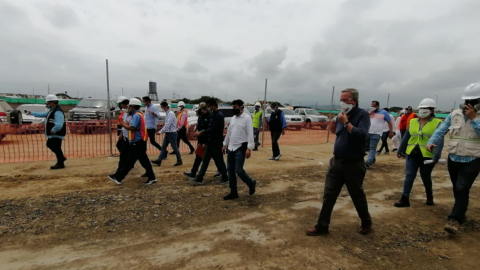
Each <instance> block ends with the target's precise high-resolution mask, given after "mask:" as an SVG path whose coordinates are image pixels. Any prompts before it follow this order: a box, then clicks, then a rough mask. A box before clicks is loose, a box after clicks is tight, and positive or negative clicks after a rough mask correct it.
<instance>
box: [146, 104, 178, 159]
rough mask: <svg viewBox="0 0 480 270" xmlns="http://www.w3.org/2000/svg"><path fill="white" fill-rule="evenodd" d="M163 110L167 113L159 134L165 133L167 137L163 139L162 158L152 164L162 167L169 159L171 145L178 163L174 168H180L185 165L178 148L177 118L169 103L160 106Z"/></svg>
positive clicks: (159, 157)
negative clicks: (164, 161)
mask: <svg viewBox="0 0 480 270" xmlns="http://www.w3.org/2000/svg"><path fill="white" fill-rule="evenodd" d="M160 106H161V107H162V110H164V111H165V113H166V116H165V125H164V126H163V128H162V129H161V130H160V131H159V132H157V134H162V133H165V137H164V138H163V144H162V151H161V152H160V156H158V159H156V160H152V163H153V164H155V165H158V166H161V165H162V160H164V159H165V158H167V147H168V144H170V145H171V146H172V148H173V153H175V155H176V156H177V163H175V164H174V165H173V166H180V165H183V161H182V155H180V151H179V150H178V146H177V117H175V113H174V112H172V110H170V105H168V103H167V102H162V103H161V104H160Z"/></svg>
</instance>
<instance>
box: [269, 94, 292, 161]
mask: <svg viewBox="0 0 480 270" xmlns="http://www.w3.org/2000/svg"><path fill="white" fill-rule="evenodd" d="M270 108H272V113H271V114H270V118H269V119H268V126H269V128H270V136H271V137H272V152H273V156H272V157H270V158H269V160H280V158H281V157H282V153H280V147H279V146H278V140H279V139H280V136H281V135H285V129H286V128H287V121H286V120H285V115H284V114H283V112H282V110H280V109H279V108H278V103H276V102H274V103H272V104H271V105H270Z"/></svg>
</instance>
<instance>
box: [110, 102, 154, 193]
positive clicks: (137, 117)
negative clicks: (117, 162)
mask: <svg viewBox="0 0 480 270" xmlns="http://www.w3.org/2000/svg"><path fill="white" fill-rule="evenodd" d="M141 106H142V103H141V102H140V100H139V99H137V98H132V99H130V101H129V105H128V113H129V114H130V115H132V120H130V122H123V123H122V127H124V128H125V129H126V130H128V142H129V143H130V148H129V150H128V155H127V158H126V160H125V163H124V164H123V165H122V167H121V168H118V169H117V171H116V172H115V173H114V174H110V175H108V179H110V180H112V181H113V182H114V183H115V184H117V185H121V184H122V182H123V180H124V179H125V177H126V176H127V175H128V173H129V172H130V170H132V168H133V166H134V165H135V163H136V162H137V160H138V161H140V164H141V165H142V167H143V168H144V169H145V171H146V172H145V174H144V175H142V177H147V180H146V181H145V182H144V183H143V184H144V185H146V186H148V185H152V184H155V183H156V182H157V179H156V178H155V173H154V172H153V168H152V164H150V161H149V160H148V156H147V140H148V134H147V126H146V124H145V118H144V117H143V114H142V113H141V112H140V107H141Z"/></svg>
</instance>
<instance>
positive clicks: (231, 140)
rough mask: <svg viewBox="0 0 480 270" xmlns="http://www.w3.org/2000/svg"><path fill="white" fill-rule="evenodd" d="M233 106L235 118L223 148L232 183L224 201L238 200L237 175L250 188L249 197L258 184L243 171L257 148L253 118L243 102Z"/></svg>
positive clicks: (232, 120)
mask: <svg viewBox="0 0 480 270" xmlns="http://www.w3.org/2000/svg"><path fill="white" fill-rule="evenodd" d="M232 106H233V114H234V116H233V117H232V119H231V120H230V125H229V126H228V131H227V136H226V137H225V141H224V142H223V148H222V152H223V153H224V154H225V153H226V154H227V170H228V180H229V182H230V194H228V195H227V196H225V197H223V199H224V200H234V199H236V198H238V190H237V175H238V176H239V177H240V179H242V181H243V182H245V184H247V186H248V187H249V195H253V194H255V188H256V186H257V182H256V181H255V180H253V179H252V178H251V177H250V176H249V175H248V174H247V173H246V172H245V170H244V169H243V165H244V163H245V158H247V159H248V158H250V156H251V154H252V149H253V148H254V147H255V142H254V139H253V125H252V118H250V116H249V115H247V114H245V113H244V112H243V109H244V107H243V101H242V100H239V99H237V100H234V101H232Z"/></svg>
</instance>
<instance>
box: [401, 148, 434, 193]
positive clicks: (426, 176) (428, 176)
mask: <svg viewBox="0 0 480 270" xmlns="http://www.w3.org/2000/svg"><path fill="white" fill-rule="evenodd" d="M425 160H428V159H425V158H421V157H412V156H410V155H407V157H406V161H405V163H406V170H407V172H406V175H405V182H403V193H402V195H405V196H409V195H410V192H411V191H412V187H413V182H414V181H415V178H416V177H417V171H418V169H419V168H420V177H421V178H422V182H423V185H424V186H425V193H426V194H427V195H432V194H433V191H432V171H433V167H434V165H433V164H423V162H424V161H425Z"/></svg>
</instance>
